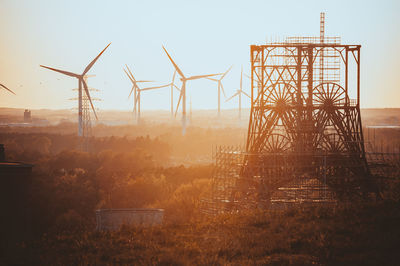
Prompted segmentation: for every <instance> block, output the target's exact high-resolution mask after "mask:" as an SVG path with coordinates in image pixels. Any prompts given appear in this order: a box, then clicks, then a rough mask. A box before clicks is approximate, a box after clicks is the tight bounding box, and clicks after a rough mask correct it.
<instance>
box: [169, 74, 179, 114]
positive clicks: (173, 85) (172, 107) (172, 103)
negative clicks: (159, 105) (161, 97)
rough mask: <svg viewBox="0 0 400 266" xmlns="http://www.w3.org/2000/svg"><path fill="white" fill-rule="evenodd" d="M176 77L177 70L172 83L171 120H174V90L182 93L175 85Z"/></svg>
mask: <svg viewBox="0 0 400 266" xmlns="http://www.w3.org/2000/svg"><path fill="white" fill-rule="evenodd" d="M175 76H176V70H175V71H174V75H173V76H172V81H171V119H173V118H174V88H175V89H177V90H178V91H180V90H179V88H178V87H177V86H176V85H175Z"/></svg>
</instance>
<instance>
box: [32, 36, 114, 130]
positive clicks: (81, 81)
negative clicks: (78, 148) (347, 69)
mask: <svg viewBox="0 0 400 266" xmlns="http://www.w3.org/2000/svg"><path fill="white" fill-rule="evenodd" d="M110 44H111V43H109V44H108V45H107V46H106V48H104V49H103V51H101V52H100V54H98V55H97V56H96V57H95V58H94V59H93V61H92V62H90V64H89V65H87V67H86V68H85V69H84V70H83V72H82V74H76V73H72V72H68V71H64V70H60V69H56V68H52V67H48V66H43V65H40V66H41V67H43V68H47V69H49V70H52V71H55V72H59V73H61V74H64V75H67V76H70V77H73V78H77V79H78V136H79V137H84V135H83V127H84V126H83V124H84V121H83V119H82V103H83V101H82V84H83V88H84V89H85V93H86V96H87V98H88V99H89V103H90V105H91V107H92V110H93V113H94V116H95V117H96V120H97V119H98V118H97V114H96V111H95V109H94V106H93V102H92V99H91V97H90V93H89V89H88V86H87V84H86V81H85V78H84V77H85V75H86V74H87V73H88V72H89V70H90V69H91V68H92V66H93V65H94V63H96V61H97V60H98V59H99V57H100V56H101V55H102V54H103V53H104V51H105V50H106V49H107V48H108V46H110Z"/></svg>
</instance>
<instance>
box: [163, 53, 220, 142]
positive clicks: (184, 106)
mask: <svg viewBox="0 0 400 266" xmlns="http://www.w3.org/2000/svg"><path fill="white" fill-rule="evenodd" d="M162 48H163V49H164V51H165V53H166V54H167V56H168V58H169V60H170V61H171V63H172V65H173V66H174V68H175V70H176V71H177V72H178V74H179V76H181V81H182V87H181V89H180V91H181V92H180V95H179V100H178V104H177V105H176V111H175V115H176V114H177V111H178V108H179V104H180V102H181V100H182V135H185V133H186V82H187V81H188V80H195V79H201V78H207V77H212V76H217V75H221V74H220V73H219V74H209V75H200V76H190V77H185V75H184V74H183V72H182V71H181V69H180V68H179V67H178V65H177V64H176V63H175V62H174V60H173V59H172V58H171V56H170V55H169V53H168V52H167V50H166V49H165V48H164V46H163V47H162Z"/></svg>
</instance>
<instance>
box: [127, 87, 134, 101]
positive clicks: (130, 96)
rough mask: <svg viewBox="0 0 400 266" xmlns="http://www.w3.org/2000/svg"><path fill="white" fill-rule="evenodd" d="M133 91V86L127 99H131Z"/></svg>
mask: <svg viewBox="0 0 400 266" xmlns="http://www.w3.org/2000/svg"><path fill="white" fill-rule="evenodd" d="M134 89H135V86H132V89H131V92H130V93H129V96H128V99H129V97H131V95H132V92H133V90H134Z"/></svg>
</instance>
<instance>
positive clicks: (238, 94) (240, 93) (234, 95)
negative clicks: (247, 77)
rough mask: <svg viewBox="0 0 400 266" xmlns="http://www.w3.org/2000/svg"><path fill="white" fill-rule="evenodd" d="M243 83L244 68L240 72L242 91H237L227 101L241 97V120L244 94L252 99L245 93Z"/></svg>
mask: <svg viewBox="0 0 400 266" xmlns="http://www.w3.org/2000/svg"><path fill="white" fill-rule="evenodd" d="M242 83H243V67H242V69H241V71H240V89H239V90H236V93H235V94H233V95H232V96H231V97H229V98H228V99H226V102H227V101H230V100H231V99H233V98H235V97H236V96H238V97H239V119H241V118H242V94H243V95H246V96H247V97H249V98H250V95H248V94H247V93H246V92H244V91H243V87H242Z"/></svg>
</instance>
